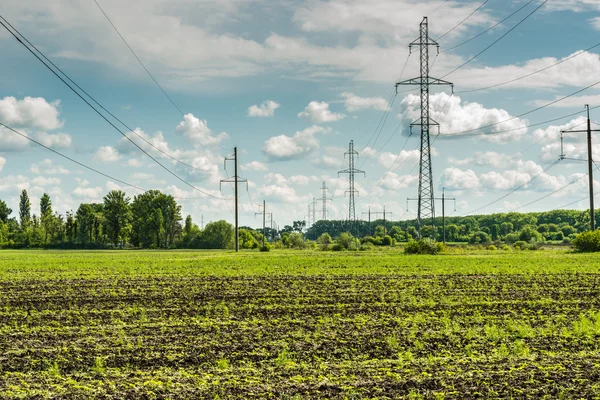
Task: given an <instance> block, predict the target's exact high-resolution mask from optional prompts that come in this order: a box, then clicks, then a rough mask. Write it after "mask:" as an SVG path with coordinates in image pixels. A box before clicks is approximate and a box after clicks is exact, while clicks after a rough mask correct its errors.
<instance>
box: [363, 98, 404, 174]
mask: <svg viewBox="0 0 600 400" xmlns="http://www.w3.org/2000/svg"><path fill="white" fill-rule="evenodd" d="M395 100H396V96H394V97H393V98H392V102H391V104H390V105H389V107H388V111H387V112H386V113H385V117H384V119H383V123H382V124H381V127H380V129H379V132H378V133H377V136H375V140H374V141H373V147H374V146H375V145H376V144H377V141H378V140H379V136H381V132H383V128H384V127H385V123H386V122H387V119H388V117H389V116H390V110H391V108H392V106H393V105H394V102H395ZM369 143H370V141H369ZM365 149H367V147H365ZM365 149H363V150H365ZM373 150H375V149H373ZM372 154H373V151H369V152H367V155H366V157H365V158H364V159H363V161H362V163H361V164H360V167H359V168H362V166H363V165H365V163H366V162H367V160H368V159H369V157H371V155H372Z"/></svg>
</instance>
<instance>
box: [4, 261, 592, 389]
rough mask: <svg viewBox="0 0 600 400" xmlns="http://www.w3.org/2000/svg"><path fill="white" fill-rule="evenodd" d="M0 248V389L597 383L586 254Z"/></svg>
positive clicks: (589, 264)
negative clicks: (436, 254)
mask: <svg viewBox="0 0 600 400" xmlns="http://www.w3.org/2000/svg"><path fill="white" fill-rule="evenodd" d="M456 251H457V253H455V254H445V255H440V256H435V257H433V256H432V257H429V256H405V255H403V254H401V253H400V252H397V251H385V252H360V253H353V252H352V253H349V252H340V253H333V252H308V251H306V252H292V251H278V252H271V253H249V252H248V253H241V254H239V255H236V254H233V253H225V252H194V251H177V252H175V251H157V252H151V251H129V252H127V251H112V252H111V251H101V252H89V251H88V252H75V251H65V252H52V251H2V252H0V398H19V397H23V398H114V399H122V398H165V397H170V398H281V399H283V398H302V399H304V398H402V397H406V398H433V399H442V398H446V399H448V398H475V397H481V398H496V397H498V398H511V397H512V398H523V397H529V398H543V397H546V398H549V399H556V398H565V399H572V398H585V399H589V398H600V340H599V339H600V296H599V292H600V257H598V256H597V255H590V254H573V253H569V252H566V251H564V250H563V251H548V250H546V251H526V252H525V251H522V252H518V251H508V252H503V251H496V252H492V251H489V252H487V251H481V252H471V253H466V252H465V253H460V252H459V250H456Z"/></svg>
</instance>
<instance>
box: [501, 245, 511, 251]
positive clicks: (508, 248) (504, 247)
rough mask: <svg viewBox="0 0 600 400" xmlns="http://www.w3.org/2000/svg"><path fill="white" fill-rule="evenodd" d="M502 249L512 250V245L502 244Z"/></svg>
mask: <svg viewBox="0 0 600 400" xmlns="http://www.w3.org/2000/svg"><path fill="white" fill-rule="evenodd" d="M502 250H504V251H509V250H510V246H508V245H506V244H505V245H504V246H502Z"/></svg>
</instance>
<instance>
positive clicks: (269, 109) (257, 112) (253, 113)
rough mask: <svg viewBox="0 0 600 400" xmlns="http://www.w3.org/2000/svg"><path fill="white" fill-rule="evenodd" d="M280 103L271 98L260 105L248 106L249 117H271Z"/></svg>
mask: <svg viewBox="0 0 600 400" xmlns="http://www.w3.org/2000/svg"><path fill="white" fill-rule="evenodd" d="M279 107H281V105H280V104H279V103H277V102H276V101H273V100H265V101H263V102H262V103H261V104H260V105H256V104H255V105H253V106H250V107H248V116H249V117H272V116H273V115H275V110H277V109H278V108H279Z"/></svg>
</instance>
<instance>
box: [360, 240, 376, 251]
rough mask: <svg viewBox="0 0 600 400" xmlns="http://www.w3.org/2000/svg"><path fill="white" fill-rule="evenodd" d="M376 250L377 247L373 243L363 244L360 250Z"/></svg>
mask: <svg viewBox="0 0 600 400" xmlns="http://www.w3.org/2000/svg"><path fill="white" fill-rule="evenodd" d="M374 248H375V246H374V245H373V243H368V242H367V243H363V244H362V245H361V246H360V247H359V248H358V249H359V250H360V251H370V250H373V249H374Z"/></svg>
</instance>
